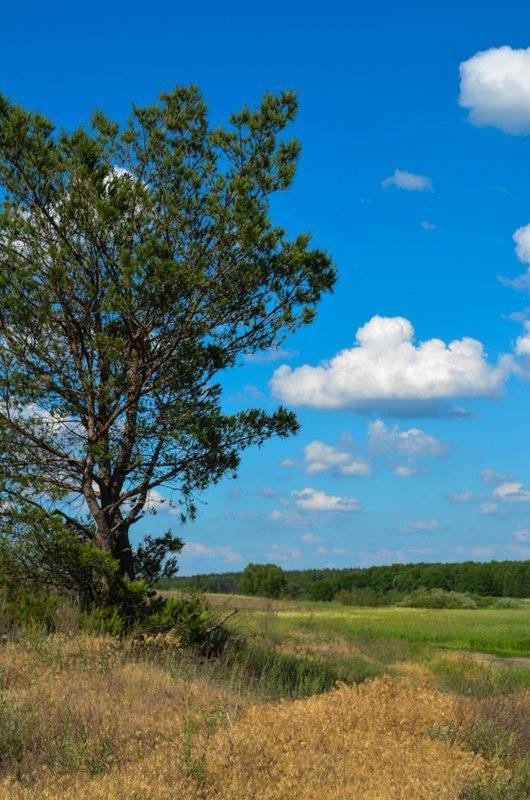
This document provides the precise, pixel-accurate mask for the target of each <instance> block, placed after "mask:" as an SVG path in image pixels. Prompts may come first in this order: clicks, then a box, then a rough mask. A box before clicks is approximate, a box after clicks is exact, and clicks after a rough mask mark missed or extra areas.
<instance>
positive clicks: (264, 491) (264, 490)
mask: <svg viewBox="0 0 530 800" xmlns="http://www.w3.org/2000/svg"><path fill="white" fill-rule="evenodd" d="M259 493H260V495H261V496H262V497H270V498H275V497H278V492H277V491H276V490H275V489H271V487H270V486H262V487H261V489H260V490H259Z"/></svg>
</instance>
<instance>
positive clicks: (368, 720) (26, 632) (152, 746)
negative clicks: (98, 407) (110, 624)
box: [0, 595, 530, 800]
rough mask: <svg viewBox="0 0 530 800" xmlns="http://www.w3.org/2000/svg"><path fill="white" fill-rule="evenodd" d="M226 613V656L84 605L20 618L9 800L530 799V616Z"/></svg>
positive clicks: (5, 790)
mask: <svg viewBox="0 0 530 800" xmlns="http://www.w3.org/2000/svg"><path fill="white" fill-rule="evenodd" d="M214 600H215V601H216V604H217V605H216V607H215V609H214V611H213V612H212V615H213V617H216V618H218V619H225V618H226V617H227V615H228V614H229V613H231V611H232V610H233V608H234V607H238V608H239V610H238V612H237V614H235V615H234V616H232V617H231V618H230V619H229V620H228V621H227V622H226V627H227V628H228V629H229V632H230V634H231V635H230V637H229V643H228V644H226V646H225V648H224V650H223V652H222V653H220V654H218V655H216V656H215V657H206V656H205V655H201V654H200V652H198V651H197V650H196V649H194V648H190V647H189V646H186V647H184V646H182V643H181V642H179V641H178V638H176V637H172V636H171V635H169V634H160V633H159V634H156V635H146V634H145V633H143V634H142V635H136V636H134V635H132V634H129V635H127V636H121V637H117V636H113V635H109V634H108V633H98V632H97V630H96V627H97V620H96V619H94V620H93V629H92V631H89V630H88V626H87V619H86V617H85V618H84V619H83V618H81V617H80V615H79V612H78V609H77V608H76V607H75V605H72V604H71V603H66V602H63V603H62V604H61V603H60V602H59V601H57V604H56V607H55V611H54V613H53V619H54V622H53V625H52V626H50V625H49V619H48V624H47V625H46V626H45V627H43V626H42V625H38V624H36V622H34V623H31V621H28V619H27V618H26V619H25V621H24V623H23V624H22V623H20V624H19V625H18V626H17V627H14V626H13V616H12V617H11V624H10V625H7V623H6V619H5V618H4V628H3V630H4V633H3V640H2V646H1V647H0V676H1V698H0V723H1V724H0V800H37V799H38V800H41V799H42V800H74V799H75V800H99V798H101V800H213V799H214V798H216V799H217V798H220V800H250V799H251V798H255V797H259V798H265V800H288V799H289V800H291V798H294V799H295V800H309V798H311V800H320V798H322V799H323V798H326V799H327V798H333V800H339V798H340V799H341V800H343V799H345V800H349V798H351V799H352V800H353V799H354V798H355V800H359V798H360V800H394V799H395V800H435V799H436V800H524V799H525V798H526V797H527V792H528V789H529V787H528V783H527V775H528V767H529V766H530V764H529V761H528V751H529V738H530V724H529V720H530V670H529V669H528V664H526V662H525V654H526V656H529V655H530V649H529V648H528V642H527V639H526V638H525V637H526V636H527V634H528V627H529V625H528V623H529V616H530V605H528V604H523V605H522V606H521V607H520V608H518V609H504V610H503V609H499V610H494V609H487V610H474V611H465V610H458V609H456V610H437V609H414V608H377V609H369V608H355V607H345V606H342V605H340V604H338V603H337V604H330V603H302V602H299V601H298V602H294V601H286V600H278V601H271V600H268V599H264V598H256V597H231V598H229V597H220V596H219V595H216V596H214ZM32 613H33V614H34V615H35V611H33V612H32ZM30 616H31V615H30ZM449 630H451V631H452V633H451V636H449ZM475 640H476V641H477V642H478V643H480V645H481V647H482V649H483V650H484V651H485V648H484V644H485V643H487V642H489V643H490V652H493V651H496V652H498V653H500V652H504V653H505V654H510V655H512V656H513V655H514V654H517V657H512V658H507V659H502V658H500V657H498V656H494V655H491V656H489V657H482V658H480V659H478V658H476V657H475V655H474V654H472V653H471V652H470V653H469V654H467V655H466V654H465V653H463V652H462V651H463V650H465V648H466V645H467V646H471V644H472V642H473V641H475ZM525 642H526V644H525ZM441 645H443V647H442V646H441ZM449 647H453V648H456V649H455V650H453V651H451V650H449V649H448V648H449Z"/></svg>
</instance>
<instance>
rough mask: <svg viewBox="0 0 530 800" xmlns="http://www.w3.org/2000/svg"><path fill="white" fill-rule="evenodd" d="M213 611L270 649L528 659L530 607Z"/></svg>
mask: <svg viewBox="0 0 530 800" xmlns="http://www.w3.org/2000/svg"><path fill="white" fill-rule="evenodd" d="M210 599H211V601H212V602H213V603H214V604H215V605H225V606H226V607H227V608H229V607H235V608H238V613H237V615H236V616H235V617H234V618H233V621H232V622H231V624H232V625H233V626H234V627H235V628H236V629H237V630H238V631H239V632H241V633H246V634H253V635H258V636H260V637H262V638H264V639H267V640H269V641H271V642H272V643H275V644H279V643H281V642H289V641H290V642H292V643H296V642H303V641H304V640H307V642H308V644H309V643H310V642H311V641H312V642H313V643H314V645H315V646H316V649H317V650H318V649H319V647H318V645H319V644H320V645H324V646H325V644H326V643H328V645H331V644H332V643H336V644H337V643H339V642H342V643H343V644H345V645H347V644H350V645H353V646H355V645H359V646H361V647H362V646H363V645H367V644H368V643H369V642H372V643H374V644H375V643H376V642H377V640H379V641H380V642H381V641H385V640H386V641H387V644H389V645H390V644H391V643H392V642H395V643H400V644H402V645H403V644H405V645H408V646H409V648H413V649H417V648H420V649H421V648H428V649H433V648H437V649H444V648H447V649H450V650H462V651H468V652H480V653H490V654H494V655H497V656H502V657H530V602H528V601H527V602H525V603H524V604H523V605H522V607H521V608H518V609H502V610H500V609H475V610H457V609H455V610H445V609H444V610H442V609H440V610H438V609H420V608H397V607H384V608H366V607H364V608H357V607H348V606H342V605H340V604H338V603H317V602H306V601H281V600H280V601H272V600H267V599H262V598H249V597H239V596H229V595H210Z"/></svg>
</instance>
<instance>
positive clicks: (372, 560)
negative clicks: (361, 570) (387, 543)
mask: <svg viewBox="0 0 530 800" xmlns="http://www.w3.org/2000/svg"><path fill="white" fill-rule="evenodd" d="M405 561H406V558H405V553H404V552H403V550H390V549H389V548H388V547H381V548H380V549H379V550H377V551H376V552H375V553H371V552H368V551H366V550H363V551H362V552H361V563H362V564H363V565H364V566H371V565H372V564H403V563H404V562H405Z"/></svg>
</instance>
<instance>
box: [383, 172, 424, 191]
mask: <svg viewBox="0 0 530 800" xmlns="http://www.w3.org/2000/svg"><path fill="white" fill-rule="evenodd" d="M381 186H382V187H383V188H384V189H386V188H388V187H389V186H397V188H398V189H406V190H407V191H408V192H426V191H432V181H431V179H430V178H428V177H427V175H416V174H415V173H414V172H407V171H406V170H403V169H395V170H394V174H393V175H391V176H390V177H389V178H385V180H384V181H382V182H381Z"/></svg>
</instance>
